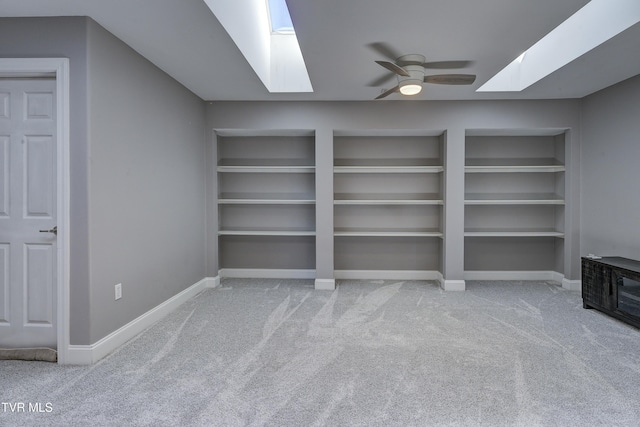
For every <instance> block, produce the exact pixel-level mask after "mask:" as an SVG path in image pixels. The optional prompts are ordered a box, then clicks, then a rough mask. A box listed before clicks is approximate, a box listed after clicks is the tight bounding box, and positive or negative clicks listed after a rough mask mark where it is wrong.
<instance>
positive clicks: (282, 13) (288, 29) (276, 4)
mask: <svg viewBox="0 0 640 427" xmlns="http://www.w3.org/2000/svg"><path fill="white" fill-rule="evenodd" d="M267 7H268V8H269V23H270V24H271V32H272V33H276V34H294V33H295V30H294V29H293V22H291V15H289V9H288V8H287V2H286V0H267Z"/></svg>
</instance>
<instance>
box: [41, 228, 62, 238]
mask: <svg viewBox="0 0 640 427" xmlns="http://www.w3.org/2000/svg"><path fill="white" fill-rule="evenodd" d="M40 232H41V233H53V234H55V235H56V236H57V235H58V226H57V225H56V226H55V227H53V228H52V229H51V230H40Z"/></svg>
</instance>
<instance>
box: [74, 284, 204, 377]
mask: <svg viewBox="0 0 640 427" xmlns="http://www.w3.org/2000/svg"><path fill="white" fill-rule="evenodd" d="M211 284H215V278H210V277H207V278H204V279H202V280H200V281H199V282H198V283H196V284H194V285H192V286H190V287H188V288H187V289H185V290H184V291H182V292H180V293H179V294H177V295H175V296H173V297H171V298H169V299H168V300H166V301H165V302H163V303H161V304H160V305H158V306H156V307H155V308H152V309H151V310H149V311H147V312H146V313H144V314H143V315H141V316H139V317H138V318H136V319H134V320H132V321H131V322H129V323H127V324H126V325H124V326H123V327H121V328H120V329H118V330H116V331H114V332H112V333H110V334H109V335H107V336H106V337H104V338H102V339H101V340H99V341H98V342H96V343H94V344H91V345H69V347H68V354H67V359H66V361H65V363H66V364H69V365H91V364H93V363H96V362H97V361H98V360H100V359H102V358H103V357H105V356H106V355H108V354H109V353H111V352H113V351H114V350H116V349H117V348H118V347H120V346H121V345H123V344H125V343H126V342H127V341H129V340H130V339H131V338H133V337H135V336H136V335H138V334H139V333H140V332H142V331H144V330H145V329H147V328H148V327H149V326H152V325H153V324H154V323H156V322H157V321H158V320H160V319H162V318H163V317H164V316H166V315H167V314H169V313H171V312H172V311H173V310H175V309H176V308H178V307H179V306H180V305H182V304H184V303H185V302H187V301H188V300H190V299H191V298H193V297H194V296H196V295H197V294H199V293H200V292H201V291H203V290H204V289H206V288H209V287H212V286H211Z"/></svg>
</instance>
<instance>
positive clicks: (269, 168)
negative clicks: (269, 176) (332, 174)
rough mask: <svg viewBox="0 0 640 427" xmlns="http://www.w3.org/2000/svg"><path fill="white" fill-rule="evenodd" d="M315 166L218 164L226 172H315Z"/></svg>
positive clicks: (220, 170)
mask: <svg viewBox="0 0 640 427" xmlns="http://www.w3.org/2000/svg"><path fill="white" fill-rule="evenodd" d="M315 170H316V168H315V166H270V165H262V166H257V165H256V166H218V172H226V173H315Z"/></svg>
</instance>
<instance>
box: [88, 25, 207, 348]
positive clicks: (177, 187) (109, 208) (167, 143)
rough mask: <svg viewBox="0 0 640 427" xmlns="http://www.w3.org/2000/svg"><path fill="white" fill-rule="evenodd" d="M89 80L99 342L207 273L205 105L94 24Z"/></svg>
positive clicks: (94, 327)
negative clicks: (117, 294) (117, 295)
mask: <svg viewBox="0 0 640 427" xmlns="http://www.w3.org/2000/svg"><path fill="white" fill-rule="evenodd" d="M88 76H89V79H88V80H89V84H88V95H89V152H90V168H89V226H90V283H91V342H96V341H97V340H99V339H100V338H102V337H104V336H106V335H107V334H109V333H110V332H112V331H114V330H116V329H118V328H119V327H121V326H123V325H124V324H126V323H128V322H129V321H131V320H133V319H135V318H136V317H138V316H140V315H141V314H143V313H145V312H147V311H148V310H150V309H152V308H153V307H155V306H157V305H158V304H160V303H162V302H164V301H166V300H167V299H169V298H171V297H172V296H174V295H176V294H177V293H179V292H180V291H182V290H184V289H186V288H187V287H189V286H191V285H193V284H194V283H197V282H198V281H200V280H201V279H202V278H204V277H205V234H204V231H205V215H204V213H205V204H204V203H205V144H204V141H205V138H204V128H205V127H204V119H205V114H204V111H205V108H204V102H203V101H202V100H201V99H200V98H198V97H196V96H195V95H194V94H192V93H191V92H189V91H187V90H186V89H185V88H184V87H183V86H181V85H180V84H178V83H177V82H176V81H175V80H173V79H172V78H170V77H169V76H167V75H166V74H165V73H163V72H162V71H160V70H159V69H157V68H156V67H155V66H153V65H152V64H151V63H150V62H148V61H147V60H145V59H144V58H142V57H141V56H140V55H138V54H137V53H136V52H135V51H133V50H132V49H131V48H129V47H128V46H126V45H125V44H124V43H122V42H121V41H119V40H118V39H117V38H115V37H114V36H113V35H111V34H110V33H108V32H107V31H106V30H104V29H103V28H102V27H100V26H99V25H98V24H96V23H95V22H93V21H89V25H88ZM116 283H122V287H123V298H122V299H121V300H119V301H115V300H114V285H115V284H116Z"/></svg>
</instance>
